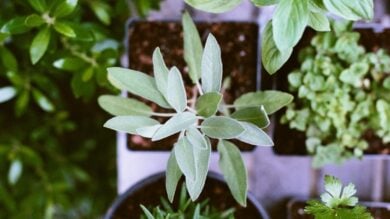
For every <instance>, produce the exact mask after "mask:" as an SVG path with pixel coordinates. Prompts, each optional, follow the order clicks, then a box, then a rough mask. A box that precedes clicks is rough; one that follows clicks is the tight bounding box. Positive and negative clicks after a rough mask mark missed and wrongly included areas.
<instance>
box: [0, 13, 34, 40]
mask: <svg viewBox="0 0 390 219" xmlns="http://www.w3.org/2000/svg"><path fill="white" fill-rule="evenodd" d="M26 18H27V17H26V16H24V17H16V18H13V19H12V20H10V21H8V22H7V23H5V24H4V25H3V26H2V27H1V30H0V32H3V33H10V34H12V35H13V34H21V33H25V32H27V31H29V30H30V29H31V28H30V27H28V26H26V24H25V21H26Z"/></svg>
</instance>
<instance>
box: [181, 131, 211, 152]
mask: <svg viewBox="0 0 390 219" xmlns="http://www.w3.org/2000/svg"><path fill="white" fill-rule="evenodd" d="M186 138H187V139H188V141H189V142H190V143H191V144H192V145H193V146H195V147H198V148H201V149H206V148H207V141H206V136H204V135H203V134H202V133H201V132H200V131H199V130H198V129H197V128H195V127H194V126H191V127H189V128H188V129H187V130H186Z"/></svg>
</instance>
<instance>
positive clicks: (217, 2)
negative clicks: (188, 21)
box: [185, 0, 242, 13]
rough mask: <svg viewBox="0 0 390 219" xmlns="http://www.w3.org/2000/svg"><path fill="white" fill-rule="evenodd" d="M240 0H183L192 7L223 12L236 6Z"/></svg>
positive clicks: (211, 11)
mask: <svg viewBox="0 0 390 219" xmlns="http://www.w3.org/2000/svg"><path fill="white" fill-rule="evenodd" d="M241 1H242V0H185V2H186V3H187V4H189V5H191V6H192V7H194V8H196V9H198V10H202V11H206V12H210V13H223V12H227V11H230V10H232V9H233V8H235V7H237V6H238V5H239V4H240V3H241Z"/></svg>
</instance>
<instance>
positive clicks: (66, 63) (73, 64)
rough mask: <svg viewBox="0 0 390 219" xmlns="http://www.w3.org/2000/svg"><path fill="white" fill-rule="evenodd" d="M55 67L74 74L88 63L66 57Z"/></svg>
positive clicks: (55, 63)
mask: <svg viewBox="0 0 390 219" xmlns="http://www.w3.org/2000/svg"><path fill="white" fill-rule="evenodd" d="M53 66H54V67H56V68H58V69H61V70H65V71H70V72H73V71H77V70H80V69H81V68H83V67H85V66H86V63H85V62H84V61H83V60H82V59H80V58H76V57H66V58H61V59H58V60H56V61H55V62H54V63H53Z"/></svg>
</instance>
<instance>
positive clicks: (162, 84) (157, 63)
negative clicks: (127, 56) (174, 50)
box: [153, 47, 169, 98]
mask: <svg viewBox="0 0 390 219" xmlns="http://www.w3.org/2000/svg"><path fill="white" fill-rule="evenodd" d="M153 72H154V77H155V78H156V81H158V83H156V85H157V88H158V90H159V91H160V92H161V93H162V94H163V95H164V97H166V98H167V89H168V74H169V69H168V68H167V66H166V65H165V62H164V59H163V56H162V54H161V51H160V48H158V47H157V48H156V49H155V50H154V52H153Z"/></svg>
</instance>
